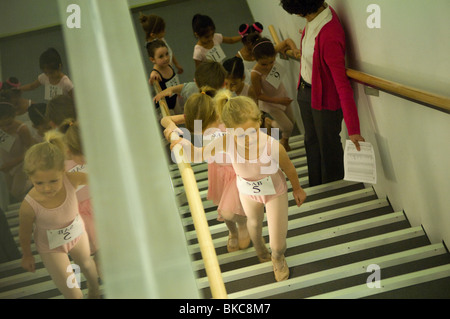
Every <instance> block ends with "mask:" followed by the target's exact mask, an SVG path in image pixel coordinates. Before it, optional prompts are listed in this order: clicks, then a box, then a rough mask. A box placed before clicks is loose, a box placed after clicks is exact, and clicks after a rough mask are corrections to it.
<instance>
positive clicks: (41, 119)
mask: <svg viewBox="0 0 450 319" xmlns="http://www.w3.org/2000/svg"><path fill="white" fill-rule="evenodd" d="M46 109H47V104H45V103H35V104H31V105H30V107H29V108H28V117H29V118H30V120H31V122H32V123H33V124H34V125H35V126H38V125H42V124H45V123H46V122H48V119H47V118H46V117H45V110H46Z"/></svg>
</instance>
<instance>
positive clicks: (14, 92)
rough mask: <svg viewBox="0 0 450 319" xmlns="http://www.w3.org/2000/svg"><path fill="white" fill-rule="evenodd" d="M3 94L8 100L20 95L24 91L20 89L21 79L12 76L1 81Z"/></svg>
mask: <svg viewBox="0 0 450 319" xmlns="http://www.w3.org/2000/svg"><path fill="white" fill-rule="evenodd" d="M1 84H2V85H1V87H0V89H1V91H0V92H1V93H0V94H1V96H2V97H3V98H5V99H6V100H8V101H10V100H11V99H12V98H13V97H20V95H21V94H22V91H20V90H19V89H18V87H19V86H20V82H19V79H17V78H16V77H13V76H10V77H9V78H8V80H6V81H4V82H1Z"/></svg>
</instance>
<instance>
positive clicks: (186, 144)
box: [170, 135, 232, 163]
mask: <svg viewBox="0 0 450 319" xmlns="http://www.w3.org/2000/svg"><path fill="white" fill-rule="evenodd" d="M227 137H228V136H227V135H224V136H223V137H222V138H216V139H215V140H214V141H212V142H211V143H209V144H208V145H207V146H204V147H196V146H194V145H193V144H192V143H191V141H189V140H187V139H185V138H180V139H179V140H176V141H173V142H172V143H171V144H170V149H171V150H172V151H173V148H174V147H175V146H176V145H177V144H180V145H181V147H182V148H183V152H184V154H186V157H187V159H188V160H190V162H193V163H200V162H203V161H206V160H208V159H209V158H210V157H213V156H215V155H216V153H220V152H221V151H223V150H226V139H227ZM228 138H232V137H228Z"/></svg>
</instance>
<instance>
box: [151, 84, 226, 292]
mask: <svg viewBox="0 0 450 319" xmlns="http://www.w3.org/2000/svg"><path fill="white" fill-rule="evenodd" d="M153 88H154V89H155V91H156V93H159V92H161V86H160V85H159V83H158V82H157V81H155V82H154V83H153ZM159 107H160V109H161V113H162V116H170V112H169V108H168V106H167V102H166V99H165V98H163V99H161V100H160V101H159ZM179 138H180V137H179V135H178V134H177V133H175V132H172V134H171V136H170V140H171V141H173V140H177V139H179ZM173 154H174V156H175V160H176V163H177V165H178V169H179V170H180V174H181V179H182V181H183V186H184V190H185V192H186V198H187V201H188V204H189V208H190V211H191V215H192V220H193V222H194V227H195V231H196V233H197V238H198V242H199V245H200V251H201V254H202V258H203V262H204V264H205V270H206V275H207V277H208V281H209V286H210V289H211V295H212V297H213V298H215V299H227V298H228V297H227V292H226V289H225V284H224V282H223V278H222V272H221V270H220V266H219V262H218V260H217V254H216V251H215V248H214V244H213V242H212V237H211V233H210V231H209V226H208V221H207V219H206V215H205V210H204V208H203V203H202V199H201V197H200V192H199V190H198V187H197V182H196V179H195V174H194V171H193V170H192V167H191V165H190V164H189V161H188V160H187V159H186V157H185V155H184V154H183V148H182V147H181V145H180V144H178V145H176V146H175V147H174V149H173Z"/></svg>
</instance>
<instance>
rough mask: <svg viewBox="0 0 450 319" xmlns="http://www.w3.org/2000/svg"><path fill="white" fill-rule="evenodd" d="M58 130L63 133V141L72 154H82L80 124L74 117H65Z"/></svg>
mask: <svg viewBox="0 0 450 319" xmlns="http://www.w3.org/2000/svg"><path fill="white" fill-rule="evenodd" d="M59 131H60V132H61V133H63V134H64V136H63V141H64V143H65V144H66V146H67V149H68V150H69V151H70V153H72V155H83V146H82V144H81V135H80V126H79V125H78V122H76V121H75V120H74V119H65V120H64V121H63V122H62V123H61V126H60V127H59Z"/></svg>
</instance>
